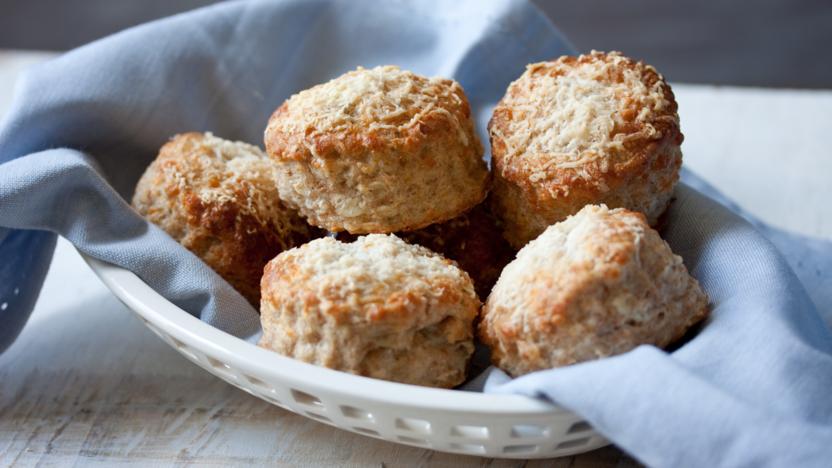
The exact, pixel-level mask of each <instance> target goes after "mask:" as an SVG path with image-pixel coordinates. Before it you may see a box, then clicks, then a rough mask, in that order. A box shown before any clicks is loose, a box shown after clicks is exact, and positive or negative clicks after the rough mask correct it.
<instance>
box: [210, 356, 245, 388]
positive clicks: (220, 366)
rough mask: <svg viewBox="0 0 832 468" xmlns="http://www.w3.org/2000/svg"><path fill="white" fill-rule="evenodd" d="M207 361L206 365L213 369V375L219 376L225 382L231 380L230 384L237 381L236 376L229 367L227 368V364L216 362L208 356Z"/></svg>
mask: <svg viewBox="0 0 832 468" xmlns="http://www.w3.org/2000/svg"><path fill="white" fill-rule="evenodd" d="M207 359H208V364H209V365H210V366H211V368H213V369H214V373H215V374H217V375H219V376H220V377H222V378H224V379H226V380H231V381H232V382H237V381H238V380H239V378H238V377H237V375H236V374H235V373H234V372H233V371H232V370H231V366H229V365H228V364H226V363H224V362H222V361H218V360H216V359H214V358H212V357H210V356H208V358H207Z"/></svg>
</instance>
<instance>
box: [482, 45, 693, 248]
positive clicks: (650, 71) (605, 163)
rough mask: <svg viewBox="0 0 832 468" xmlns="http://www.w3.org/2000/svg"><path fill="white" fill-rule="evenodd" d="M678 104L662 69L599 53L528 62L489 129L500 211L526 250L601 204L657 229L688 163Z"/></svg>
mask: <svg viewBox="0 0 832 468" xmlns="http://www.w3.org/2000/svg"><path fill="white" fill-rule="evenodd" d="M676 111H677V105H676V100H675V98H674V96H673V92H672V91H671V89H670V86H669V85H668V84H667V83H666V82H665V81H664V78H662V76H661V75H659V74H658V73H657V72H656V70H655V69H654V68H653V67H651V66H649V65H645V64H644V63H642V62H636V61H633V60H631V59H629V58H627V57H624V56H622V55H620V54H619V53H617V52H610V53H602V52H595V51H593V52H592V53H591V54H588V55H581V56H579V57H569V56H564V57H560V58H559V59H557V60H554V61H551V62H542V63H535V64H532V65H529V66H528V67H527V68H526V72H525V73H523V75H522V76H521V77H520V78H519V79H518V80H517V81H515V82H513V83H511V85H510V86H509V87H508V90H507V91H506V94H505V96H504V97H503V99H502V100H501V101H500V103H499V104H498V105H497V107H496V108H495V109H494V114H493V116H492V118H491V121H490V122H489V125H488V130H489V135H490V138H491V151H492V166H493V171H494V189H493V192H492V197H491V198H492V200H493V202H494V203H493V210H494V213H495V214H496V215H497V216H498V217H500V219H502V221H503V223H504V224H505V231H504V234H505V236H506V238H507V239H508V241H509V242H510V243H511V244H512V245H513V246H514V247H515V248H520V247H522V246H523V245H525V244H526V242H528V241H530V240H531V239H534V238H535V237H537V235H538V234H540V233H541V232H543V230H544V229H546V227H548V226H549V225H551V224H554V223H556V222H558V221H561V220H563V219H564V218H566V217H567V216H569V215H571V214H573V213H576V212H578V210H580V209H581V208H582V207H583V206H584V205H587V204H599V203H604V204H606V205H608V206H609V207H611V208H618V207H622V208H628V209H630V210H634V211H639V212H642V213H644V214H645V215H646V216H647V219H648V222H649V223H650V224H651V225H655V223H656V221H657V220H658V218H659V216H660V215H661V214H662V212H663V211H664V210H665V208H666V207H667V205H668V204H669V203H670V199H671V196H672V194H673V188H674V187H675V185H676V182H677V181H678V179H679V168H680V166H681V164H682V152H681V150H680V145H681V143H682V133H681V132H680V130H679V116H678V114H677V112H676Z"/></svg>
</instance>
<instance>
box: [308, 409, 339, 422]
mask: <svg viewBox="0 0 832 468" xmlns="http://www.w3.org/2000/svg"><path fill="white" fill-rule="evenodd" d="M303 413H304V414H305V415H307V416H309V417H310V418H312V419H317V420H318V421H325V422H332V420H331V419H329V418H328V417H326V416H324V415H322V414H318V413H313V412H311V411H304V412H303Z"/></svg>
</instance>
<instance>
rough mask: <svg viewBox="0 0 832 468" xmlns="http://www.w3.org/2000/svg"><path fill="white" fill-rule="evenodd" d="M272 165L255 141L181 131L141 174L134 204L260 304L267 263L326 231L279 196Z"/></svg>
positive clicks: (252, 301)
mask: <svg viewBox="0 0 832 468" xmlns="http://www.w3.org/2000/svg"><path fill="white" fill-rule="evenodd" d="M273 166H274V165H273V164H272V162H271V161H270V160H269V158H268V156H266V154H265V153H264V152H263V151H262V150H261V149H260V148H257V147H256V146H252V145H248V144H246V143H241V142H231V141H228V140H223V139H220V138H217V137H215V136H213V135H211V134H210V133H208V134H202V133H186V134H182V135H176V136H174V137H173V138H172V139H171V140H170V141H169V142H168V143H167V144H165V145H164V146H163V147H162V148H161V149H160V151H159V155H158V156H157V158H156V160H154V161H153V163H151V165H150V166H149V167H148V168H147V170H146V171H145V173H144V175H142V177H141V179H139V182H138V184H137V185H136V191H135V194H134V195H133V201H132V204H133V207H134V208H135V209H136V210H137V211H138V212H139V214H141V215H142V216H144V217H145V218H146V219H147V220H148V221H150V222H152V223H154V224H156V225H158V226H159V227H161V228H162V229H163V230H165V232H167V233H168V234H169V235H170V236H171V237H173V238H174V239H176V240H177V241H178V242H179V243H181V244H182V245H183V246H184V247H185V248H187V249H188V250H190V251H191V252H193V253H194V254H196V255H197V256H198V257H200V258H201V259H202V260H203V261H204V262H205V263H207V264H208V266H210V267H211V268H212V269H213V270H214V271H216V272H217V273H218V274H219V275H220V276H222V277H223V278H224V279H225V280H226V281H228V282H229V283H230V284H231V285H232V286H233V287H234V288H235V289H236V290H237V291H239V292H240V294H242V295H243V296H244V297H245V298H246V299H248V301H249V302H250V303H251V304H252V305H253V306H254V307H255V308H257V307H258V306H259V303H260V277H261V276H262V274H263V267H264V266H265V265H266V263H267V262H268V261H269V260H271V259H272V258H274V256H275V255H277V254H278V253H280V252H281V251H283V250H286V249H288V248H291V247H294V246H296V245H300V244H302V243H304V242H306V241H308V240H310V239H312V238H314V237H317V236H319V235H321V232H320V231H319V230H317V229H315V228H313V227H311V226H309V225H308V224H307V223H306V221H304V219H303V218H301V217H300V216H299V215H298V214H297V212H295V211H294V210H292V209H290V208H288V207H286V206H285V205H284V204H283V203H282V202H281V201H280V198H279V197H278V192H277V187H276V186H275V183H274V175H273V172H274V167H273Z"/></svg>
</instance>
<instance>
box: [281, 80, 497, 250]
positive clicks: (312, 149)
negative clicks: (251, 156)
mask: <svg viewBox="0 0 832 468" xmlns="http://www.w3.org/2000/svg"><path fill="white" fill-rule="evenodd" d="M265 143H266V151H267V152H268V153H269V155H271V157H272V158H273V159H274V160H275V161H276V162H277V165H278V172H277V182H278V188H279V189H280V194H281V196H282V197H283V198H284V200H286V201H287V203H289V204H290V205H291V206H293V207H295V208H297V209H298V211H299V212H300V213H301V215H303V216H305V217H306V218H307V220H308V221H309V222H310V223H312V224H314V225H316V226H319V227H322V228H326V229H327V230H329V231H331V232H340V231H344V230H346V231H349V232H350V233H353V234H365V233H389V232H396V231H409V230H413V229H418V228H421V227H424V226H428V225H430V224H434V223H439V222H442V221H447V220H449V219H451V218H453V217H455V216H458V215H459V214H461V213H463V212H464V211H466V210H468V209H469V208H471V207H473V206H474V205H476V204H478V203H479V202H480V201H482V200H483V198H484V197H485V194H486V191H487V189H488V183H489V173H488V169H487V167H486V164H485V162H484V160H483V159H482V153H483V150H482V145H481V144H480V142H479V140H478V138H477V135H476V133H475V131H474V122H473V120H472V118H471V109H470V107H469V106H468V100H467V98H466V97H465V93H464V92H463V91H462V88H461V87H460V86H459V84H458V83H456V82H455V81H452V80H447V79H442V78H426V77H423V76H420V75H416V74H414V73H411V72H408V71H404V70H400V69H399V68H397V67H394V66H384V67H376V68H373V69H370V70H367V69H363V68H359V69H357V70H355V71H352V72H349V73H346V74H344V75H342V76H340V77H338V78H336V79H334V80H332V81H329V82H327V83H324V84H321V85H318V86H315V87H313V88H311V89H308V90H306V91H302V92H300V93H298V94H296V95H294V96H292V97H291V98H290V99H289V100H287V101H286V102H284V103H283V105H281V106H280V107H279V108H278V109H277V110H276V111H275V112H274V114H273V115H272V117H271V119H269V124H268V127H267V128H266V132H265Z"/></svg>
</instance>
